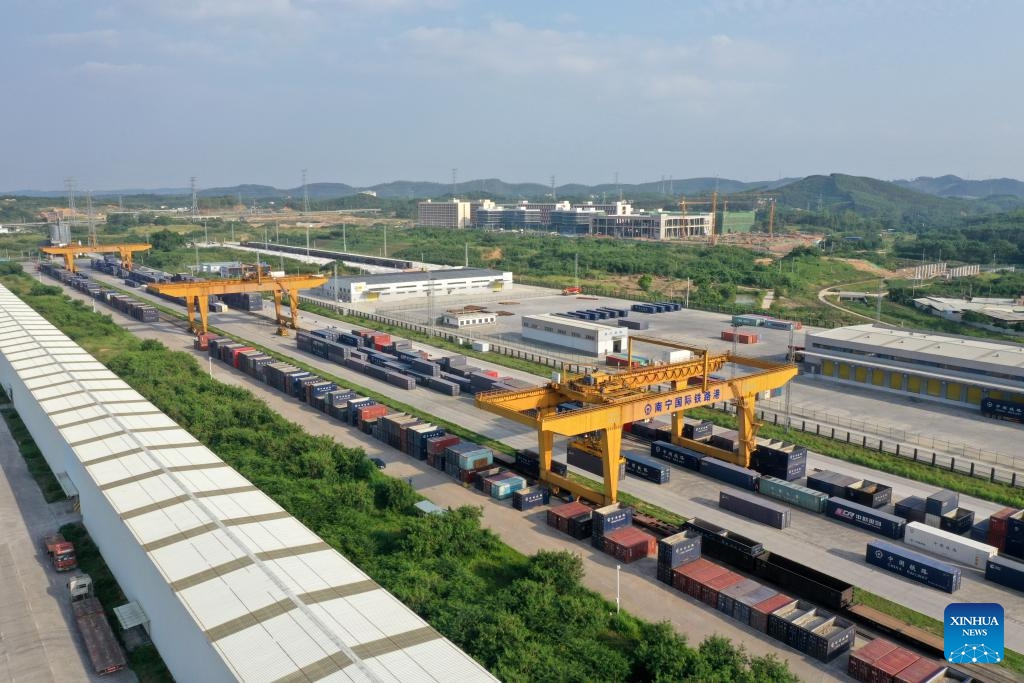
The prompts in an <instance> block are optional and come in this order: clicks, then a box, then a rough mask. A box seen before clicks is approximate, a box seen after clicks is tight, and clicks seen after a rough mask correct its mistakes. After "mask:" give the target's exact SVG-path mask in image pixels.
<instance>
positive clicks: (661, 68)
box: [398, 21, 789, 104]
mask: <svg viewBox="0 0 1024 683" xmlns="http://www.w3.org/2000/svg"><path fill="white" fill-rule="evenodd" d="M398 40H399V41H401V42H400V45H401V46H403V47H406V48H408V50H409V52H410V53H411V55H412V57H411V60H412V61H411V63H410V64H408V65H406V67H407V68H408V69H411V70H414V71H418V72H420V73H422V74H424V75H429V76H434V77H449V78H477V79H488V78H493V79H495V80H496V81H500V80H501V79H502V78H508V77H512V78H520V79H522V82H521V83H520V82H518V81H517V82H516V85H517V86H518V85H523V86H525V87H538V88H543V87H544V86H545V85H556V86H561V85H562V84H564V86H565V87H576V88H583V89H586V90H587V91H589V92H592V93H602V92H603V93H607V94H608V95H609V96H614V95H618V94H622V95H627V94H628V95H629V96H631V97H637V96H639V97H646V98H650V99H657V100H666V99H669V100H676V101H677V102H681V103H687V104H693V103H694V100H695V99H696V100H700V101H702V102H707V101H714V100H715V98H722V97H729V98H734V97H742V96H743V95H744V94H748V95H749V94H752V93H757V92H762V91H763V90H764V88H765V87H767V85H768V84H770V83H772V82H774V81H775V79H777V78H779V77H780V74H781V73H783V72H784V71H785V69H786V67H787V65H788V63H789V60H788V59H787V57H786V55H785V53H783V52H780V51H779V50H776V49H774V48H772V47H769V46H767V45H765V44H763V43H759V42H755V41H749V40H743V39H737V38H733V37H731V36H727V35H715V36H711V37H708V38H706V39H703V40H700V41H696V42H687V43H676V42H670V41H666V40H664V39H660V38H658V39H652V38H648V37H639V36H632V35H626V34H608V35H601V34H585V33H582V32H577V31H559V30H554V29H548V28H532V27H528V26H525V25H523V24H521V23H516V22H508V21H492V22H491V23H490V24H488V25H486V26H483V27H481V28H480V29H479V30H469V29H463V28H451V27H428V26H420V27H417V28H414V29H411V30H409V31H407V32H406V33H405V34H403V35H402V36H400V38H399V39H398Z"/></svg>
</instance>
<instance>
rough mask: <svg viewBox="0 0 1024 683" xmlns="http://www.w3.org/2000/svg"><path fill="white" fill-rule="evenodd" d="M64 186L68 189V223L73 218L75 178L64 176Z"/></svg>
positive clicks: (72, 220) (71, 221)
mask: <svg viewBox="0 0 1024 683" xmlns="http://www.w3.org/2000/svg"><path fill="white" fill-rule="evenodd" d="M64 187H65V188H67V191H68V223H69V224H70V223H73V222H74V220H75V179H74V178H73V177H71V178H65V179H64Z"/></svg>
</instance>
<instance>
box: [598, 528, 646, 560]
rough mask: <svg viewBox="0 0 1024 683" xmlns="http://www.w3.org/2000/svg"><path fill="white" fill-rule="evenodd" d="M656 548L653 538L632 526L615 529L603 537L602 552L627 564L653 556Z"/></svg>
mask: <svg viewBox="0 0 1024 683" xmlns="http://www.w3.org/2000/svg"><path fill="white" fill-rule="evenodd" d="M657 547H658V541H657V539H656V538H654V536H651V535H650V534H648V533H644V532H643V531H640V530H639V529H637V528H636V527H632V526H628V527H624V528H622V529H616V530H615V531H612V532H611V533H609V534H607V535H605V537H604V551H605V552H606V553H608V554H609V555H611V556H612V557H614V558H615V559H617V560H619V561H620V562H624V563H627V564H628V563H630V562H635V561H636V560H639V559H642V558H644V557H649V556H651V555H653V554H654V553H655V552H656V551H657Z"/></svg>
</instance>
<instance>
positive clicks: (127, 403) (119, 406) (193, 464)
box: [0, 286, 496, 682]
mask: <svg viewBox="0 0 1024 683" xmlns="http://www.w3.org/2000/svg"><path fill="white" fill-rule="evenodd" d="M0 353H3V354H4V356H6V357H7V359H8V360H9V361H11V362H12V364H13V365H14V367H15V370H16V372H18V374H19V376H20V377H21V379H22V380H23V381H24V382H25V384H26V386H28V387H29V390H30V391H31V393H32V396H33V398H34V399H35V400H36V401H38V402H39V404H40V406H41V407H42V408H43V410H44V411H45V412H46V413H47V415H48V416H49V418H50V419H51V420H52V423H53V427H54V429H55V430H56V431H57V432H59V433H60V434H61V436H62V437H63V438H64V439H65V440H67V442H68V443H69V444H70V445H71V447H72V449H73V451H74V453H75V454H76V456H77V457H78V458H79V459H80V460H81V462H82V463H83V464H84V466H85V469H86V471H87V472H88V475H89V477H91V478H92V480H93V484H94V485H95V486H96V487H97V488H98V489H99V490H100V491H101V492H102V493H103V495H104V496H105V499H106V501H107V503H109V505H110V506H111V507H112V508H113V509H114V510H115V511H116V512H117V513H118V514H119V515H120V517H121V519H122V520H123V521H124V523H125V524H126V526H127V527H128V529H129V530H130V531H131V533H132V534H133V535H134V537H135V539H136V540H137V541H138V543H139V545H140V546H142V548H143V549H144V551H145V552H146V553H147V556H148V557H149V559H150V561H152V563H153V566H154V568H155V569H156V571H157V572H159V574H160V575H161V576H163V578H164V579H165V580H166V581H167V583H168V585H169V586H170V587H171V588H172V590H173V591H174V592H175V595H176V596H177V598H178V599H179V600H180V601H181V602H182V604H183V605H184V607H185V608H186V610H187V611H188V613H189V614H190V615H191V616H192V618H193V619H194V620H195V625H196V628H197V629H199V630H200V631H202V632H203V633H204V634H205V635H206V637H207V639H208V640H209V641H210V643H211V644H212V646H213V647H214V649H215V650H216V651H217V652H218V653H219V655H220V656H221V657H222V658H223V660H224V662H225V663H226V665H227V666H228V667H229V668H230V669H231V670H232V671H233V672H234V673H235V675H236V676H237V677H238V679H239V680H242V681H257V680H259V681H300V682H301V681H315V680H332V681H367V680H381V681H402V682H404V681H456V680H457V681H493V680H496V679H494V677H493V676H491V675H490V674H489V673H488V672H487V671H486V670H485V669H484V668H483V667H481V666H480V665H479V664H478V663H476V662H475V661H474V660H473V659H472V658H470V657H469V656H468V655H466V654H465V653H464V652H462V651H461V650H460V649H458V648H457V647H455V645H454V644H452V643H451V642H450V641H448V640H446V639H444V638H442V637H441V635H440V634H438V633H437V632H436V631H434V630H433V629H432V628H431V627H430V626H429V625H428V624H427V623H426V622H424V621H423V620H422V619H421V618H420V617H418V616H417V615H416V614H415V613H414V612H413V611H412V610H410V609H409V608H407V607H406V606H405V605H403V604H402V603H401V602H399V600H398V599H397V598H395V597H394V596H393V595H391V594H390V593H388V592H387V591H385V590H384V589H382V588H381V587H380V586H378V585H377V584H376V583H374V582H373V581H372V580H371V579H370V578H369V577H368V576H367V575H366V574H365V573H363V572H362V571H361V570H359V568H358V567H356V566H355V565H354V564H352V563H351V562H350V561H349V560H347V559H346V558H345V557H343V556H342V555H341V554H340V553H338V552H337V551H335V550H333V549H332V548H330V547H329V546H328V545H327V544H326V543H325V542H324V541H323V540H322V539H320V538H319V537H318V536H317V535H316V534H314V533H313V532H312V531H310V530H309V529H308V528H306V527H305V526H304V525H303V524H301V523H300V522H299V521H298V520H296V519H295V518H294V517H292V516H291V515H290V514H288V513H287V512H286V511H285V510H283V509H282V508H281V507H280V506H279V505H277V503H275V502H274V501H273V500H271V499H270V498H269V497H268V496H267V495H266V494H264V493H263V492H261V491H259V490H258V489H257V488H256V487H255V486H253V485H252V484H251V483H250V482H249V481H248V480H246V479H245V478H244V477H242V476H241V475H240V474H238V473H237V472H236V471H235V470H234V469H232V468H231V467H229V466H228V465H227V464H226V463H224V462H223V461H222V460H221V459H220V458H218V457H217V455H216V454H215V453H213V452H212V451H210V450H209V449H207V448H206V447H205V446H203V445H202V444H200V443H199V442H198V441H196V439H195V438H194V437H193V436H192V435H190V434H189V433H188V432H186V431H185V430H184V429H182V428H181V427H179V426H178V425H177V424H175V423H174V422H173V421H172V420H171V419H170V418H169V417H167V416H166V415H165V414H163V413H162V412H161V411H159V410H158V409H157V408H156V407H155V406H153V405H152V404H151V403H149V402H148V401H146V400H145V399H144V398H143V397H142V396H141V395H140V394H138V393H137V392H135V391H134V390H133V389H131V387H129V386H128V385H127V384H125V383H124V382H123V381H122V380H121V379H119V378H118V377H117V376H115V375H114V374H113V373H112V372H110V371H109V370H108V369H107V368H105V367H104V366H103V365H102V364H100V363H99V362H98V361H96V360H95V359H93V358H92V357H91V356H89V355H88V354H86V353H85V352H84V351H83V350H82V349H81V348H80V347H78V346H77V345H76V344H75V343H74V342H72V341H71V340H70V339H68V338H67V337H65V336H64V335H63V334H62V333H60V332H59V331H58V330H57V329H56V328H54V327H53V326H51V325H50V324H49V323H47V322H46V321H45V320H43V319H42V318H41V317H40V316H39V315H37V314H36V313H35V312H34V311H32V310H31V309H30V308H29V307H28V306H27V305H25V304H24V303H23V302H22V301H21V300H19V299H18V298H17V297H15V296H14V295H13V294H11V292H10V291H8V290H7V289H6V288H4V287H2V286H0ZM79 488H81V486H79ZM137 597H138V599H139V600H140V602H142V603H143V604H144V603H145V596H137ZM150 616H152V617H156V616H157V615H152V614H151V615H150Z"/></svg>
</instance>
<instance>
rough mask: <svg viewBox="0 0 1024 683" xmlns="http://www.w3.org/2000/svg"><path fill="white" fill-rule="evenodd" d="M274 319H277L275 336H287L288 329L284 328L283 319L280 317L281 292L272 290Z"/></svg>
mask: <svg viewBox="0 0 1024 683" xmlns="http://www.w3.org/2000/svg"><path fill="white" fill-rule="evenodd" d="M274 317H275V318H276V319H277V334H278V336H280V337H287V336H288V328H287V327H285V322H284V318H283V317H282V315H281V290H280V289H275V290H274Z"/></svg>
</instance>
